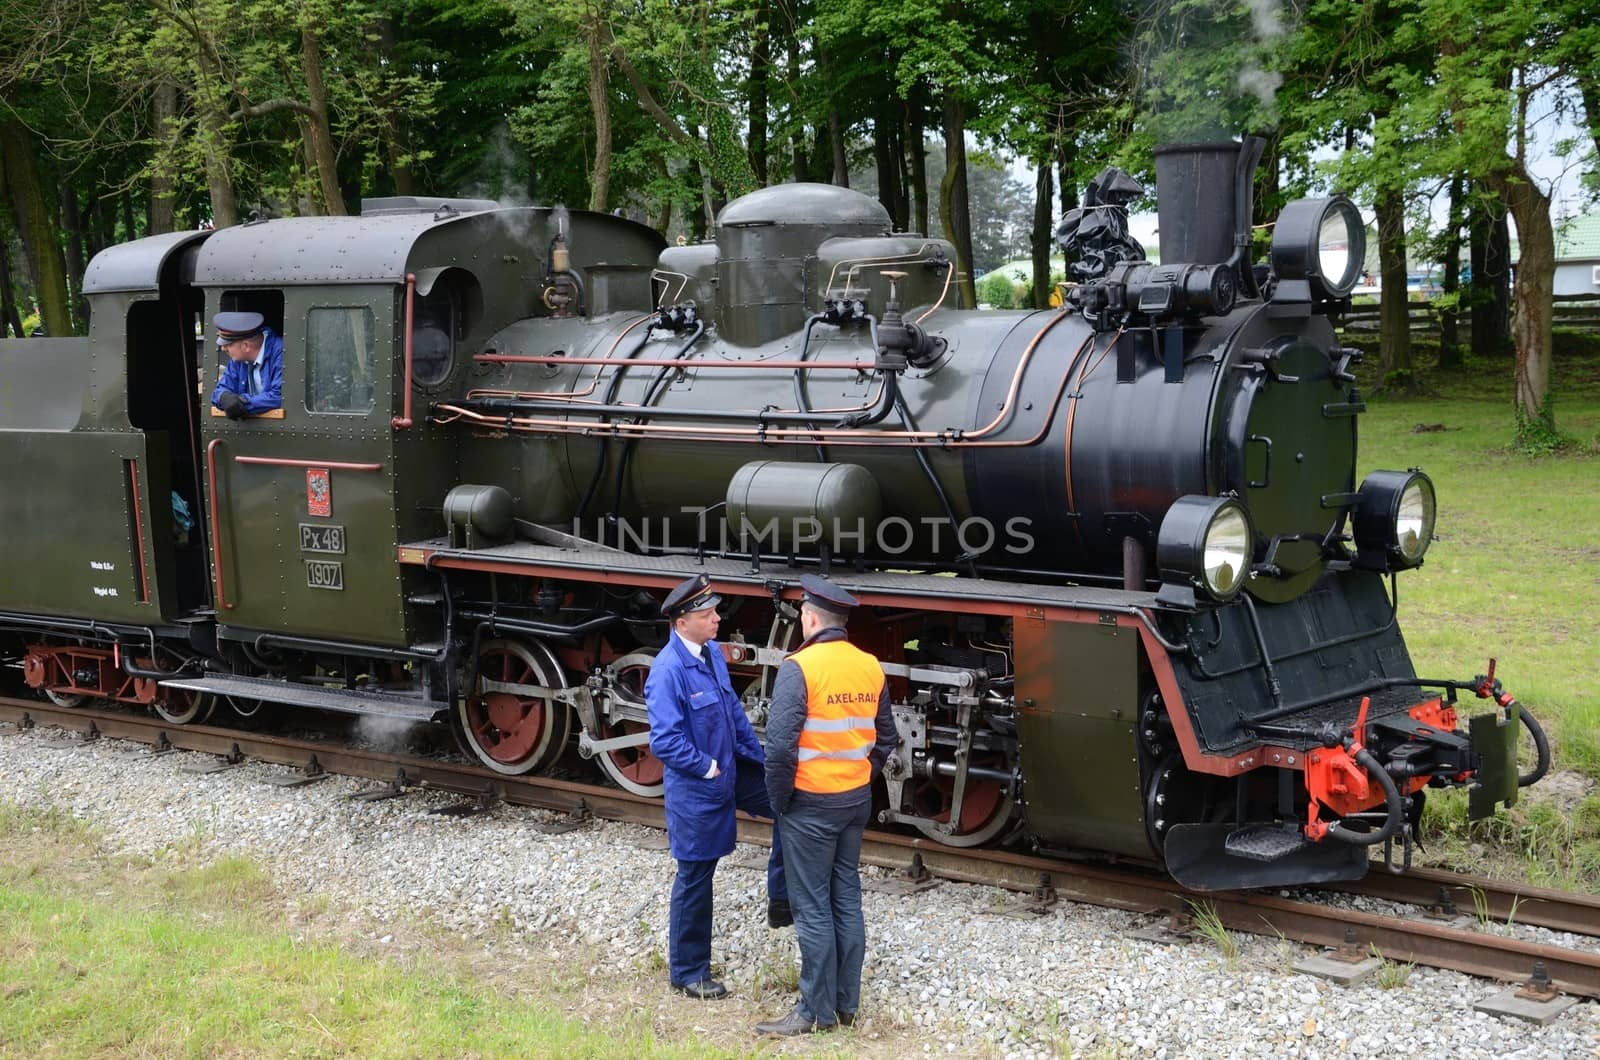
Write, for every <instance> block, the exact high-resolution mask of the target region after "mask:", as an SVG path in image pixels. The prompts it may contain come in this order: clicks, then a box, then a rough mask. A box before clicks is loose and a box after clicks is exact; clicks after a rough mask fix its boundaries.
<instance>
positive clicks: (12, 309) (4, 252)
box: [0, 211, 22, 339]
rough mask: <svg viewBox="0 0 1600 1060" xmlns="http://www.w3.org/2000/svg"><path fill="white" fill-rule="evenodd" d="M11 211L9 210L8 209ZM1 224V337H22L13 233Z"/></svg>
mask: <svg viewBox="0 0 1600 1060" xmlns="http://www.w3.org/2000/svg"><path fill="white" fill-rule="evenodd" d="M7 212H9V211H7ZM7 228H8V226H7V225H4V224H0V338H4V337H5V336H6V335H8V334H9V335H15V336H16V337H17V338H19V339H20V338H22V314H21V313H20V312H18V311H17V289H16V286H15V285H14V284H13V283H12V282H11V233H10V232H9V231H8V230H7Z"/></svg>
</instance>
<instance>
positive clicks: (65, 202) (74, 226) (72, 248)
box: [58, 182, 89, 335]
mask: <svg viewBox="0 0 1600 1060" xmlns="http://www.w3.org/2000/svg"><path fill="white" fill-rule="evenodd" d="M58 190H59V191H60V197H61V227H62V228H63V229H65V230H66V232H65V234H66V237H67V256H66V268H67V304H68V305H69V306H71V307H72V334H74V335H77V334H81V333H82V332H83V325H84V321H86V320H88V318H89V306H88V305H87V304H86V303H85V302H84V300H83V290H82V287H83V247H84V244H85V243H86V242H88V240H87V238H86V237H87V233H86V232H85V231H84V230H83V229H84V223H83V214H82V212H81V211H80V210H79V209H78V192H77V191H76V189H74V188H73V187H72V185H70V184H67V183H65V182H63V183H62V185H61V187H60V188H59V189H58Z"/></svg>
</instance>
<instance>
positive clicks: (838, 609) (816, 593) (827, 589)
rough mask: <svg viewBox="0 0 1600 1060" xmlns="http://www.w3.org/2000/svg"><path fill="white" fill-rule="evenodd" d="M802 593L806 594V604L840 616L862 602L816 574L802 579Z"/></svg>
mask: <svg viewBox="0 0 1600 1060" xmlns="http://www.w3.org/2000/svg"><path fill="white" fill-rule="evenodd" d="M800 591H801V592H803V593H805V594H806V603H808V604H812V605H814V606H816V607H819V608H821V609H822V610H824V611H832V612H833V613H834V614H838V615H842V614H844V613H845V612H847V611H849V610H850V609H851V608H852V607H854V606H856V604H858V603H860V602H861V601H859V600H857V599H856V598H855V597H853V596H851V595H850V594H849V593H847V592H845V591H844V590H843V589H841V588H839V587H838V586H837V585H835V584H833V583H832V582H830V581H829V580H828V579H826V578H824V577H821V576H820V575H816V574H807V575H805V576H803V577H802V578H801V579H800Z"/></svg>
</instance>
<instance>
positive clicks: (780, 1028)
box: [756, 1005, 833, 1038]
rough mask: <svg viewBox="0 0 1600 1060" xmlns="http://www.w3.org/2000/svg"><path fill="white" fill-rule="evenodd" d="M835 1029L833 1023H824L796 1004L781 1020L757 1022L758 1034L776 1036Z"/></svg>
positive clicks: (782, 1036)
mask: <svg viewBox="0 0 1600 1060" xmlns="http://www.w3.org/2000/svg"><path fill="white" fill-rule="evenodd" d="M831 1030H833V1024H831V1023H829V1024H827V1025H823V1024H820V1023H818V1022H817V1021H816V1020H814V1019H812V1018H811V1017H810V1016H807V1015H806V1014H805V1013H803V1012H801V1011H800V1006H798V1005H796V1006H795V1007H794V1008H792V1009H790V1010H789V1014H788V1015H787V1016H785V1017H783V1019H781V1020H774V1021H772V1022H771V1023H758V1024H756V1033H757V1034H770V1035H772V1036H773V1037H775V1038H792V1037H794V1036H795V1035H797V1034H817V1033H820V1032H823V1031H831Z"/></svg>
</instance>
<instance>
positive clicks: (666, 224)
mask: <svg viewBox="0 0 1600 1060" xmlns="http://www.w3.org/2000/svg"><path fill="white" fill-rule="evenodd" d="M656 172H657V173H658V174H660V176H661V183H662V184H663V185H666V184H667V183H668V182H669V181H670V180H671V179H672V173H671V171H670V170H668V169H667V159H666V156H665V155H657V156H656ZM670 227H672V196H671V195H663V196H661V212H660V213H658V214H656V218H655V229H656V231H657V232H660V233H661V234H662V235H663V236H665V235H666V234H667V229H668V228H670Z"/></svg>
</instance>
